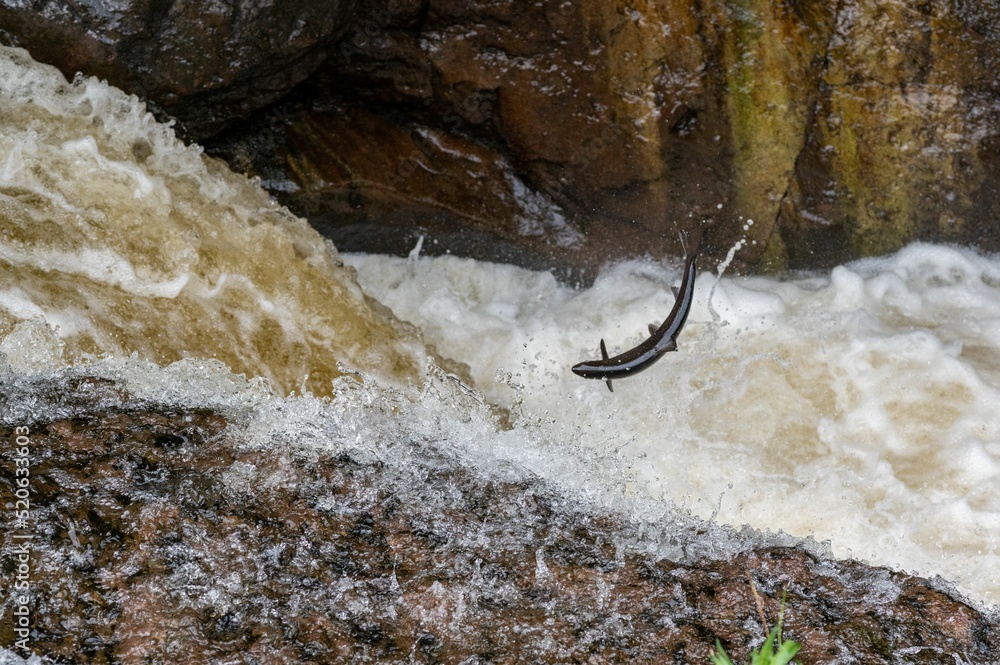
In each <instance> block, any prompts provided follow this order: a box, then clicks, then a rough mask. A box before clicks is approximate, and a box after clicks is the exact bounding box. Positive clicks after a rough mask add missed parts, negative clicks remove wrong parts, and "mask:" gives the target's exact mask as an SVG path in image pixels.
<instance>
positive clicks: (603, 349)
mask: <svg viewBox="0 0 1000 665" xmlns="http://www.w3.org/2000/svg"><path fill="white" fill-rule="evenodd" d="M601 358H603V359H604V360H607V359H608V347H606V346H604V340H603V339H601Z"/></svg>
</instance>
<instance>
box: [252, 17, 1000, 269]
mask: <svg viewBox="0 0 1000 665" xmlns="http://www.w3.org/2000/svg"><path fill="white" fill-rule="evenodd" d="M367 12H368V13H367V14H365V13H364V11H363V12H362V13H361V15H360V18H359V19H358V24H357V25H364V26H365V30H361V29H360V28H356V29H355V30H354V31H353V33H349V34H348V35H347V36H346V37H345V39H344V40H342V42H341V43H340V45H339V47H338V49H337V50H336V52H335V54H334V56H333V57H332V59H331V62H330V63H329V64H328V65H327V69H326V70H325V71H326V73H325V74H324V75H325V76H328V77H329V76H334V77H335V78H333V79H332V80H335V81H337V82H338V83H340V84H343V83H345V82H348V83H349V84H350V97H342V98H341V101H340V102H339V103H340V104H342V105H345V104H346V105H347V106H348V107H349V106H350V105H351V104H356V103H358V101H359V100H360V101H361V102H362V103H363V104H365V105H366V106H368V107H369V108H370V109H373V110H374V111H375V113H376V114H378V115H380V116H381V118H382V121H381V122H382V123H383V125H382V127H381V128H380V129H377V128H375V127H374V126H373V125H372V124H371V122H370V121H366V123H367V125H366V126H367V127H368V128H369V129H368V130H366V131H367V140H364V141H360V142H357V141H355V142H354V144H353V145H348V144H346V143H345V142H344V141H339V142H338V141H332V142H331V141H329V140H324V139H323V138H322V137H320V138H319V139H318V140H317V136H316V134H315V133H314V132H313V129H312V125H313V123H314V116H313V115H311V113H310V112H306V113H305V114H304V115H303V116H302V117H301V118H300V119H293V121H292V127H293V128H292V131H291V134H292V139H291V140H290V141H289V142H288V144H287V145H286V146H285V147H284V148H283V149H282V150H280V152H281V153H282V154H283V159H286V160H287V161H288V162H289V163H290V164H291V165H292V166H291V167H290V169H289V168H288V167H286V170H289V171H290V172H291V173H292V174H293V176H292V179H293V180H294V181H295V182H296V183H297V184H298V185H299V186H301V187H302V191H301V192H298V193H296V192H285V193H282V194H281V196H282V197H283V200H284V201H285V202H286V203H287V204H288V205H289V206H291V207H292V208H293V209H296V210H302V211H306V212H307V214H309V215H310V216H312V217H313V218H314V219H315V218H316V216H317V215H319V216H320V217H322V215H323V212H322V211H324V210H325V211H327V212H328V213H329V215H328V216H326V217H322V220H323V225H324V228H325V229H326V231H327V232H328V233H330V234H331V235H332V236H333V237H334V238H335V240H337V241H339V242H341V244H342V245H343V246H345V247H346V248H347V249H352V248H355V247H352V246H351V243H352V242H353V241H354V237H353V236H351V234H350V233H346V232H344V231H342V230H338V228H337V227H338V226H345V225H356V224H357V223H358V222H359V219H358V215H357V214H351V213H347V214H344V211H343V203H342V202H343V201H344V200H345V199H347V198H351V199H352V200H353V202H354V203H353V205H354V206H355V208H356V209H357V210H364V211H365V212H366V216H367V219H368V221H369V222H371V221H374V222H375V223H376V225H378V224H381V225H382V232H383V233H385V232H386V229H387V228H393V227H398V228H414V227H417V228H420V229H422V230H424V231H429V232H431V233H432V234H433V233H450V232H452V231H453V230H454V228H455V227H456V226H463V227H466V228H469V229H473V230H475V231H476V232H482V231H483V229H486V230H487V232H488V233H491V234H493V236H495V237H496V238H497V239H498V240H500V241H502V242H505V243H510V244H514V245H519V246H521V247H525V248H527V249H528V250H529V251H533V252H535V253H536V254H538V255H541V256H544V257H547V258H549V259H552V260H554V261H556V262H562V263H566V264H569V265H572V266H576V267H577V268H583V269H584V270H590V271H592V270H593V269H594V268H596V266H597V265H599V264H600V263H602V262H604V261H607V260H609V259H615V258H620V257H627V256H637V255H644V254H651V255H654V256H659V255H662V254H665V253H668V252H677V251H679V248H678V247H677V246H676V244H675V238H676V232H675V230H676V228H677V227H678V226H684V225H689V224H692V223H695V222H696V221H697V220H700V219H705V220H707V223H708V224H709V225H710V226H714V227H715V228H714V229H713V231H712V233H711V234H710V235H709V246H708V248H707V253H706V254H707V256H708V257H709V258H708V259H707V261H708V262H712V261H713V258H712V257H713V256H714V258H715V260H716V261H717V259H718V257H719V256H721V255H722V254H724V253H725V252H726V251H728V249H729V248H730V247H731V246H732V245H733V244H734V243H736V242H737V241H738V240H740V239H743V241H744V242H743V245H742V249H741V250H740V252H739V253H738V254H737V260H736V266H737V268H743V269H745V268H747V267H749V266H752V265H760V266H762V267H764V268H769V269H780V268H783V267H794V268H801V267H819V266H825V265H829V264H832V263H834V262H837V261H841V260H846V259H850V258H854V257H857V256H862V255H869V254H877V253H881V252H887V251H892V250H895V249H898V248H899V247H901V246H902V245H903V244H905V243H906V242H909V241H911V240H914V239H921V238H923V239H932V240H950V241H958V242H967V243H975V244H979V245H980V246H982V247H984V248H995V247H998V246H1000V241H998V240H997V237H998V234H996V233H992V232H991V230H992V228H993V226H994V220H996V219H997V218H998V216H1000V194H998V192H1000V163H998V162H997V157H996V155H997V154H998V151H997V150H996V149H995V148H996V145H997V142H998V140H1000V139H998V138H997V137H998V136H1000V111H997V109H998V108H1000V106H998V104H997V98H998V93H1000V84H998V81H997V78H996V74H995V72H996V71H997V67H996V64H997V62H1000V48H998V47H997V44H998V43H1000V41H998V40H997V39H995V38H994V37H995V35H997V34H1000V28H998V26H1000V10H998V9H997V7H996V6H995V5H994V4H993V3H986V4H982V3H978V4H976V5H975V7H973V6H972V4H971V3H957V4H956V3H945V2H931V3H924V4H922V5H920V6H919V7H909V6H907V5H902V4H899V3H890V2H875V3H854V2H848V3H841V4H840V5H834V4H831V3H823V2H796V3H777V4H776V3H770V2H757V1H756V0H746V1H744V2H739V3H714V2H707V3H697V4H692V3H683V2H668V3H666V4H664V3H658V4H651V3H639V4H635V3H632V4H630V5H627V6H626V5H623V4H621V3H617V4H616V3H612V4H608V3H593V2H583V3H560V2H555V1H553V2H544V3H538V4H528V5H524V4H496V3H473V4H472V5H469V4H467V3H449V2H431V3H429V4H428V5H427V6H426V7H417V6H409V5H404V4H402V3H393V2H389V3H387V4H382V5H377V6H375V7H369V8H368V9H367ZM876 36H877V38H875V37H876ZM331 72H335V74H331ZM333 88H334V86H333V85H332V84H325V85H324V84H322V83H320V84H319V86H318V87H317V88H316V89H317V90H318V92H317V93H316V95H315V97H314V102H313V103H315V99H316V98H319V99H323V98H327V97H329V96H331V90H332V89H333ZM341 90H343V88H341ZM333 96H336V95H333ZM347 115H350V113H347ZM345 122H346V123H350V122H351V121H350V120H349V119H347V118H343V117H342V118H341V119H339V120H338V121H337V122H332V123H330V124H329V127H331V128H333V129H331V131H336V132H344V133H345V135H346V134H350V130H347V131H345V130H344V126H345V125H344V123H345ZM359 126H360V125H359ZM431 127H433V128H434V129H433V130H432V129H430V128H431ZM400 131H408V132H410V133H411V134H413V136H414V138H413V139H412V140H406V141H404V143H403V144H401V145H399V150H400V152H397V153H393V152H392V151H393V149H394V148H392V147H390V146H392V145H393V143H394V142H397V143H398V141H396V139H388V137H391V136H394V135H395V136H398V135H399V132H400ZM430 131H434V132H438V133H439V134H440V133H443V134H450V135H452V136H453V137H456V136H457V137H458V139H457V140H458V141H459V142H460V143H462V144H463V145H464V146H471V145H472V143H471V142H470V141H469V139H472V141H473V142H476V143H479V144H480V146H481V147H479V148H478V149H476V150H471V151H470V152H469V154H472V153H473V152H476V153H478V157H477V158H478V159H486V161H489V162H492V163H493V164H495V165H497V167H496V168H495V169H494V171H495V173H494V174H492V175H491V174H489V173H484V172H483V171H482V170H481V169H472V170H470V171H468V175H466V176H463V173H462V168H461V167H460V165H457V166H459V168H458V169H450V170H449V169H446V170H445V171H444V173H445V175H444V176H442V177H437V175H438V174H439V171H438V170H437V168H436V166H435V165H434V162H435V161H439V157H436V156H435V155H434V151H433V150H432V151H428V150H425V149H423V148H420V149H415V148H414V144H415V143H419V140H418V139H417V138H416V136H417V135H418V134H421V133H427V132H430ZM303 137H305V141H303V140H302V138H303ZM382 138H387V139H388V140H386V141H384V142H383V143H382V144H381V146H380V148H379V149H376V150H375V152H378V153H380V154H382V155H383V157H384V159H383V160H382V161H381V162H380V163H379V164H377V165H375V164H372V163H371V162H370V161H369V157H370V154H371V151H372V148H371V143H372V142H373V141H379V140H381V139H382ZM323 151H325V152H326V153H327V155H328V156H333V155H335V156H336V159H337V160H338V162H339V163H340V166H339V167H338V168H337V169H329V168H325V167H324V166H323V160H316V159H312V157H313V156H315V155H316V154H317V152H323ZM421 154H422V155H423V157H419V155H421ZM393 155H394V158H395V162H393V161H392V159H393ZM414 155H418V158H417V159H416V160H414V159H413V156H414ZM424 157H426V159H424ZM469 159H470V158H469V157H466V160H469ZM264 161H266V158H265V159H264ZM327 161H329V160H327ZM251 168H252V167H251ZM415 168H420V169H422V170H423V171H424V174H422V175H420V176H414V177H412V178H402V179H400V178H398V177H396V176H397V175H398V174H399V173H400V172H402V171H405V170H414V169H415ZM499 172H504V173H507V172H513V173H516V174H517V175H518V177H519V178H521V179H522V180H523V181H524V183H525V184H527V185H528V186H529V187H530V188H531V189H533V190H535V191H536V192H538V193H539V194H540V195H542V196H544V197H546V198H547V199H548V200H549V201H551V202H552V203H553V204H555V206H554V207H553V206H549V207H546V208H544V210H543V211H542V212H541V213H540V214H537V215H536V216H535V221H534V222H533V228H535V229H538V230H539V232H538V233H537V234H536V235H532V234H526V233H524V232H523V229H522V228H521V227H522V226H523V225H519V224H518V220H517V214H518V212H519V211H517V210H516V207H515V208H511V207H510V206H503V205H501V206H496V205H493V204H492V202H491V200H490V199H491V198H495V195H494V196H490V195H487V196H481V192H482V191H483V190H484V188H485V190H488V191H491V192H494V193H496V192H503V193H504V195H507V194H509V192H510V187H509V186H508V185H507V180H508V179H506V177H497V175H496V173H499ZM371 183H379V184H380V187H379V188H374V187H371V186H369V185H370V184H371ZM456 190H458V191H461V192H464V193H467V194H468V195H469V196H471V197H474V198H478V199H479V200H481V201H482V202H483V204H484V205H483V207H482V209H480V210H476V209H475V206H474V205H471V206H470V205H468V203H460V202H461V200H462V198H463V196H461V195H458V196H456V194H455V192H456ZM465 198H468V197H465ZM453 202H459V203H458V205H453ZM387 206H388V207H390V208H391V209H392V210H391V212H390V211H385V212H383V213H380V212H379V208H386V207H387ZM434 208H437V209H438V211H439V212H435V211H433V209H434ZM484 211H487V213H488V214H486V215H484V214H483V213H484ZM372 213H374V214H372ZM553 213H555V215H557V219H558V223H557V224H553V223H551V222H549V223H546V222H544V220H545V219H549V220H551V219H553V217H554V215H553ZM750 219H752V220H753V221H754V223H753V224H748V223H747V220H750ZM345 220H346V221H345ZM406 220H410V221H409V222H407V221H406ZM338 234H339V235H338ZM560 234H561V237H560ZM389 244H391V243H388V242H386V241H383V244H382V247H381V249H386V248H388V245H389ZM374 245H375V246H374V247H372V246H365V245H364V244H362V245H361V246H360V248H362V249H376V250H378V249H380V247H379V246H378V242H375V243H374ZM411 245H412V243H411ZM390 251H393V250H391V249H390ZM394 251H397V252H398V251H399V250H398V249H396V250H394ZM501 258H502V257H501Z"/></svg>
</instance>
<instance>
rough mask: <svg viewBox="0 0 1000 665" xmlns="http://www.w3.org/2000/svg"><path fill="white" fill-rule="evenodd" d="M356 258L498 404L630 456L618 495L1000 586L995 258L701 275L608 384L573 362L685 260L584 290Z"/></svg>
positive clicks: (645, 318)
mask: <svg viewBox="0 0 1000 665" xmlns="http://www.w3.org/2000/svg"><path fill="white" fill-rule="evenodd" d="M347 261H348V263H349V264H350V265H353V266H354V267H355V268H356V269H357V270H358V274H359V281H360V282H361V284H362V288H363V289H365V291H366V292H368V293H369V294H371V295H372V296H374V297H375V298H377V299H379V300H380V301H382V302H384V303H385V304H387V305H388V306H389V307H390V308H391V309H392V310H393V311H394V312H395V313H396V314H397V315H398V316H399V317H401V318H403V319H404V320H407V321H410V322H412V323H414V324H416V325H417V326H419V327H420V328H421V329H422V330H423V332H424V335H425V338H426V340H427V341H428V342H429V343H432V344H433V345H434V346H435V347H436V348H437V349H438V351H439V352H440V353H441V354H446V355H447V356H448V357H450V358H453V359H456V360H459V361H461V362H464V363H466V364H467V365H468V366H469V369H470V374H471V376H472V377H473V379H474V382H475V385H476V387H477V388H478V389H480V390H482V391H483V392H484V393H485V394H486V395H487V396H488V397H489V398H490V399H491V400H494V401H496V402H499V403H505V404H513V408H514V409H515V411H516V412H517V413H519V414H521V417H522V418H523V419H525V420H526V421H533V422H535V423H536V425H539V424H540V425H539V426H543V427H544V428H545V430H546V431H547V433H548V434H547V436H548V437H550V438H551V439H552V440H554V441H561V442H565V443H566V444H567V449H568V450H574V449H575V448H576V446H577V445H579V446H580V447H581V448H582V449H584V450H587V451H590V452H589V454H591V455H594V456H601V457H603V456H605V455H608V454H609V453H610V452H612V451H614V452H616V453H617V459H618V463H619V464H622V465H623V466H625V467H628V468H629V474H628V475H629V476H630V482H629V484H628V487H627V488H623V489H625V490H626V491H628V492H634V493H640V494H643V495H648V496H651V497H662V498H665V499H668V500H669V501H671V502H674V503H676V504H677V505H678V506H680V507H682V508H684V509H688V510H690V511H691V512H693V513H695V514H696V515H699V516H702V517H706V518H714V519H716V520H718V521H720V522H724V523H728V524H733V525H742V524H750V525H752V526H754V527H757V528H766V529H771V530H779V529H781V530H784V531H786V532H788V533H791V534H793V535H798V536H813V537H814V538H815V539H817V540H821V541H823V540H828V541H830V543H831V545H832V549H833V551H834V553H835V554H837V555H839V556H849V557H854V558H859V559H862V560H867V561H869V562H872V563H876V564H883V565H890V566H894V567H897V568H901V569H905V570H910V571H916V572H918V573H920V574H922V575H934V574H940V575H943V576H944V577H946V578H948V579H951V580H954V581H956V582H957V583H958V585H959V587H960V588H962V589H963V590H965V591H966V592H968V593H969V594H971V595H972V596H973V597H975V598H979V599H981V600H984V601H987V602H989V603H997V602H1000V259H998V258H996V257H986V256H982V255H980V254H977V253H976V252H974V251H971V250H968V249H960V248H954V247H944V246H932V245H926V244H916V245H912V246H910V247H908V248H906V249H904V250H903V251H901V252H899V253H898V254H896V255H894V256H891V257H886V258H882V259H877V260H868V261H862V262H858V263H854V264H851V265H849V266H843V267H838V268H836V269H834V270H833V271H832V272H831V273H830V274H824V275H816V276H809V277H802V278H799V279H793V280H788V281H780V280H777V279H770V278H723V279H721V280H719V279H717V278H716V275H713V274H703V275H701V276H699V278H698V281H697V285H696V301H695V305H694V309H693V311H692V313H691V316H690V318H689V320H688V325H687V328H686V329H685V330H684V331H683V333H682V334H681V337H680V340H679V351H678V352H677V353H672V354H668V355H666V356H664V357H663V358H662V359H661V360H660V361H659V363H658V364H656V365H654V366H653V367H652V368H650V369H648V370H646V371H645V372H644V373H642V374H639V375H637V376H635V377H630V378H628V379H627V380H621V381H617V382H615V391H614V392H613V393H611V392H609V391H608V390H607V388H606V387H605V386H604V384H603V383H601V382H599V381H587V380H584V379H581V378H579V377H577V376H575V375H573V374H572V373H570V371H569V368H570V367H571V366H572V365H573V364H575V363H577V362H579V361H581V360H585V359H589V358H594V357H599V352H598V342H599V340H600V338H601V337H602V336H603V337H604V338H605V340H606V342H607V343H608V350H609V353H611V354H614V353H617V352H620V351H622V350H624V349H625V348H628V347H631V346H633V345H634V344H635V343H637V342H638V341H639V340H641V339H642V338H643V337H645V336H646V335H647V334H648V333H646V332H645V331H646V326H647V324H649V323H651V322H659V321H660V320H662V317H663V316H665V315H666V313H667V312H669V310H670V307H671V304H672V296H671V295H670V286H671V285H672V284H676V283H677V281H678V279H679V271H678V269H677V268H678V266H673V267H671V266H668V265H664V264H661V263H653V262H649V261H633V262H627V263H622V264H620V265H616V266H611V267H608V268H607V269H605V270H604V271H603V272H602V273H601V275H600V277H599V278H598V279H597V281H596V282H595V283H594V285H593V286H592V287H591V288H587V289H583V290H574V289H572V288H569V287H567V286H564V285H561V284H559V283H557V282H556V281H555V279H553V278H552V277H551V276H550V275H548V274H545V273H535V272H529V271H525V270H521V269H518V268H514V267H510V266H502V265H493V264H486V263H477V262H474V261H470V260H464V259H459V258H453V257H443V258H435V259H429V258H420V259H416V260H414V259H410V260H404V259H397V258H387V257H379V256H362V255H353V256H349V257H347ZM657 317H659V318H657ZM570 442H572V443H573V445H572V446H569V443H570ZM570 454H573V453H570ZM609 459H610V458H609ZM576 482H578V483H579V484H580V485H581V486H586V485H588V484H590V483H593V482H594V479H592V478H588V477H578V478H577V479H576Z"/></svg>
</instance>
